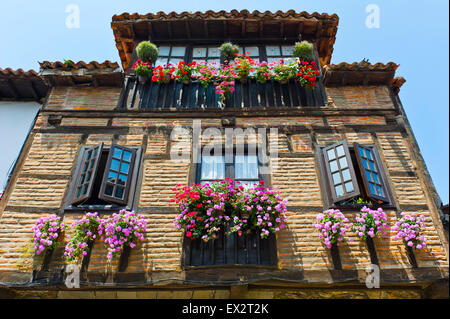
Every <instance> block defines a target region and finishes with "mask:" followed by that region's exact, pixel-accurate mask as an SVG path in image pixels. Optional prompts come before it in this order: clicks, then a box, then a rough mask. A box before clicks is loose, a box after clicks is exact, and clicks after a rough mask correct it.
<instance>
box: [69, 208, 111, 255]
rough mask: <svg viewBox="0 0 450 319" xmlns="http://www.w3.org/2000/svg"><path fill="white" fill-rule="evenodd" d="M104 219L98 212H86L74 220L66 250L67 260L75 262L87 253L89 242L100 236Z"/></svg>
mask: <svg viewBox="0 0 450 319" xmlns="http://www.w3.org/2000/svg"><path fill="white" fill-rule="evenodd" d="M102 223H104V220H103V219H101V218H100V217H98V213H86V215H84V216H82V217H80V218H79V219H78V220H76V221H74V222H73V223H72V225H71V228H73V229H74V233H73V235H72V237H71V238H70V239H69V242H68V243H67V245H66V247H65V251H64V256H65V257H66V259H67V261H69V262H74V261H78V260H80V259H81V258H82V257H83V256H86V255H87V252H88V247H89V244H90V243H92V242H93V241H94V240H95V239H96V238H98V237H99V228H100V225H101V224H102Z"/></svg>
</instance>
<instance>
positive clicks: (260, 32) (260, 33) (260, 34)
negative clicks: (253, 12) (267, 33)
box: [259, 20, 264, 38]
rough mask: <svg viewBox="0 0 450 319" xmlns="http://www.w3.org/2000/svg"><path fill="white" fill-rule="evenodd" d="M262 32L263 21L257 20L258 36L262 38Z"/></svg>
mask: <svg viewBox="0 0 450 319" xmlns="http://www.w3.org/2000/svg"><path fill="white" fill-rule="evenodd" d="M263 34H264V21H263V20H261V21H259V36H260V37H261V38H262V37H263Z"/></svg>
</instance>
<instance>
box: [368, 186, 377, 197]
mask: <svg viewBox="0 0 450 319" xmlns="http://www.w3.org/2000/svg"><path fill="white" fill-rule="evenodd" d="M368 184H369V191H370V193H371V194H375V195H376V194H377V191H376V190H375V185H374V184H372V183H368Z"/></svg>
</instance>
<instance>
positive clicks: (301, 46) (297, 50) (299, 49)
mask: <svg viewBox="0 0 450 319" xmlns="http://www.w3.org/2000/svg"><path fill="white" fill-rule="evenodd" d="M313 52H314V46H313V45H312V43H309V42H308V41H302V42H297V43H296V44H295V46H294V56H295V57H297V58H299V59H309V58H312V57H313Z"/></svg>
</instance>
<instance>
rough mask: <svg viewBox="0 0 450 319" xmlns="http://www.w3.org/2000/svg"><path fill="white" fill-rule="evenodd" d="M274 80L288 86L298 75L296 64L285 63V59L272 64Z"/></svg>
mask: <svg viewBox="0 0 450 319" xmlns="http://www.w3.org/2000/svg"><path fill="white" fill-rule="evenodd" d="M270 65H271V66H273V69H272V70H273V74H274V79H275V80H277V81H278V82H280V83H281V84H286V83H287V82H288V81H289V80H290V79H293V78H294V77H295V74H296V65H295V64H294V63H292V62H291V63H284V59H280V60H278V61H275V62H272V63H271V64H270Z"/></svg>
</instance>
